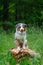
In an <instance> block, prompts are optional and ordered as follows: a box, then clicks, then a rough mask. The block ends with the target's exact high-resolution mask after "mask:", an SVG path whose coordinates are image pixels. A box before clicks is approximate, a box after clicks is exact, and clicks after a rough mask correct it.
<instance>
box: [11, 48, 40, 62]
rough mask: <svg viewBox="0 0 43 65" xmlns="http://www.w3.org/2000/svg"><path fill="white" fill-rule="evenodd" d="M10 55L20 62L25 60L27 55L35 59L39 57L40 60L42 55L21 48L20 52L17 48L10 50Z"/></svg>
mask: <svg viewBox="0 0 43 65" xmlns="http://www.w3.org/2000/svg"><path fill="white" fill-rule="evenodd" d="M10 53H11V54H12V55H13V56H14V58H17V59H19V60H18V61H20V59H21V58H23V57H24V56H25V55H28V56H29V57H31V58H32V57H34V56H37V57H38V58H40V54H39V53H36V52H35V51H32V50H31V49H29V48H28V49H23V48H21V49H20V50H17V49H16V48H13V49H11V50H10Z"/></svg>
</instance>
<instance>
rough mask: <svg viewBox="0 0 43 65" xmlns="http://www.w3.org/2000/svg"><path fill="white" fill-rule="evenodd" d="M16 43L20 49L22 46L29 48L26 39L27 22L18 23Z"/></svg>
mask: <svg viewBox="0 0 43 65" xmlns="http://www.w3.org/2000/svg"><path fill="white" fill-rule="evenodd" d="M15 44H16V48H17V49H19V50H20V48H24V49H25V48H28V46H27V39H26V24H24V23H18V24H17V25H16V32H15Z"/></svg>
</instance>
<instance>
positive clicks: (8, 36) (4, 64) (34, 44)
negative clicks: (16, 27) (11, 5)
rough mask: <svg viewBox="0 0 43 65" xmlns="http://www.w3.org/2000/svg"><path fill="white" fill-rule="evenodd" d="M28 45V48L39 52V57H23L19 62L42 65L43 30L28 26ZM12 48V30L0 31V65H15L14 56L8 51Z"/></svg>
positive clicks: (27, 64) (26, 64) (28, 64)
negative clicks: (30, 58)
mask: <svg viewBox="0 0 43 65" xmlns="http://www.w3.org/2000/svg"><path fill="white" fill-rule="evenodd" d="M27 39H28V46H29V48H30V49H32V50H34V51H36V52H39V53H40V55H41V58H40V59H37V58H36V57H34V58H33V59H32V60H31V61H30V60H28V58H25V59H24V60H22V61H21V62H20V64H21V65H43V30H41V29H39V28H37V29H36V28H34V27H32V28H31V27H30V28H29V29H28V30H27ZM11 48H14V32H11V33H6V32H5V31H1V32H0V65H15V64H16V63H15V60H14V58H12V57H11V55H10V54H9V53H8V51H9V50H10V49H11Z"/></svg>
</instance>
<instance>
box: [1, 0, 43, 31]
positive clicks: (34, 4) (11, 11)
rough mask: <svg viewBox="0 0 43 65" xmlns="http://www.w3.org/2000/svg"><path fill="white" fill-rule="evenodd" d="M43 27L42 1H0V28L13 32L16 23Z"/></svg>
mask: <svg viewBox="0 0 43 65" xmlns="http://www.w3.org/2000/svg"><path fill="white" fill-rule="evenodd" d="M20 22H22V23H26V24H27V26H30V25H34V26H36V27H37V26H39V27H41V28H42V27H43V0H0V27H1V26H2V28H3V29H4V30H8V29H10V30H11V29H12V30H14V28H15V25H16V24H17V23H20Z"/></svg>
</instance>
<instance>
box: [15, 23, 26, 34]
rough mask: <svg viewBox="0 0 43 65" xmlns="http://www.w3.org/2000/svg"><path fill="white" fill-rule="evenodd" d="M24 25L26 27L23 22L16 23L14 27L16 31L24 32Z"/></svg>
mask: <svg viewBox="0 0 43 65" xmlns="http://www.w3.org/2000/svg"><path fill="white" fill-rule="evenodd" d="M26 27H27V25H26V24H24V23H18V24H17V25H16V29H17V31H18V32H19V33H23V32H26Z"/></svg>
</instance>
